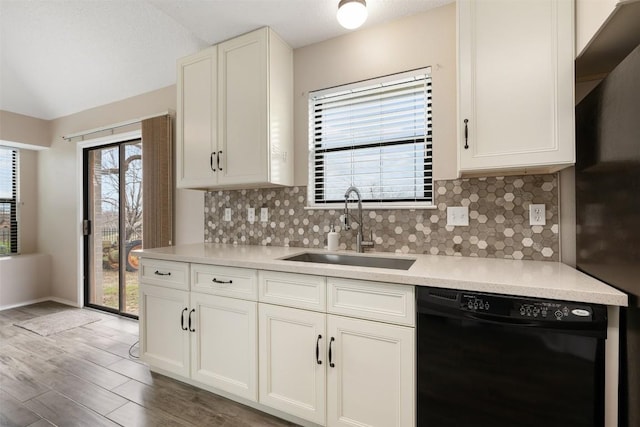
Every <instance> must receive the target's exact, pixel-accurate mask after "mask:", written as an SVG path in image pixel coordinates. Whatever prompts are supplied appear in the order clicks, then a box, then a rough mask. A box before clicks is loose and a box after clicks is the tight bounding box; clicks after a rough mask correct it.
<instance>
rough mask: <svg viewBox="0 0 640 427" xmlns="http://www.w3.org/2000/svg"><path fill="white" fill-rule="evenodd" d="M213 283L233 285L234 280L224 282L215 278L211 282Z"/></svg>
mask: <svg viewBox="0 0 640 427" xmlns="http://www.w3.org/2000/svg"><path fill="white" fill-rule="evenodd" d="M211 281H212V282H213V283H233V280H229V281H224V280H218V279H216V278H215V277H214V278H213V280H211Z"/></svg>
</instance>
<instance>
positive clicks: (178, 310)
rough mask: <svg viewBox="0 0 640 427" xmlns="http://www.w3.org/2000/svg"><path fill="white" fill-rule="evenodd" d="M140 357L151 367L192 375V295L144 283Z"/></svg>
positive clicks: (141, 285) (142, 287) (141, 294)
mask: <svg viewBox="0 0 640 427" xmlns="http://www.w3.org/2000/svg"><path fill="white" fill-rule="evenodd" d="M139 292H140V316H139V322H140V357H141V359H142V360H144V361H145V362H146V363H148V364H149V365H151V366H154V367H157V368H160V369H163V370H165V371H167V372H171V373H174V374H177V375H181V376H184V377H188V376H189V332H188V331H185V330H184V329H183V328H185V327H186V326H187V323H188V316H189V292H187V291H181V290H177V289H170V288H164V287H161V286H155V285H146V284H144V283H141V284H140V291H139Z"/></svg>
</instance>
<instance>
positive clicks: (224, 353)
mask: <svg viewBox="0 0 640 427" xmlns="http://www.w3.org/2000/svg"><path fill="white" fill-rule="evenodd" d="M140 271H141V272H144V271H147V272H148V273H147V274H146V275H145V274H142V273H141V274H140V282H141V283H140V357H141V359H142V360H143V361H144V362H146V363H148V364H149V365H150V366H151V368H152V369H153V368H157V369H159V370H162V371H166V372H167V373H171V374H176V375H178V376H180V377H183V378H188V379H192V380H193V381H197V382H198V383H200V384H204V385H207V386H211V387H214V388H216V389H219V390H223V391H225V392H228V393H232V394H234V395H237V396H240V397H242V398H245V399H248V400H251V401H254V402H255V401H257V400H258V359H257V356H258V303H257V302H256V301H255V297H256V295H257V272H256V271H255V270H251V269H240V268H235V269H231V268H228V267H217V266H203V265H200V264H189V263H181V262H169V261H157V260H153V259H151V260H149V259H144V258H143V259H142V261H141V270H140ZM189 271H191V273H192V274H191V275H190V274H189ZM177 272H179V273H180V274H177ZM156 276H157V277H156ZM149 282H151V284H149ZM176 288H178V289H176ZM190 289H191V291H189V290H190ZM193 289H198V291H199V292H193ZM227 295H233V296H235V295H238V296H240V297H242V298H243V299H240V298H230V297H229V296H227ZM251 298H253V300H251Z"/></svg>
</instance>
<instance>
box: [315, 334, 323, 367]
mask: <svg viewBox="0 0 640 427" xmlns="http://www.w3.org/2000/svg"><path fill="white" fill-rule="evenodd" d="M321 339H322V335H318V339H316V363H317V364H318V365H322V360H320V340H321Z"/></svg>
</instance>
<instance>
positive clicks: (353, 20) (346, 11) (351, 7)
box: [337, 0, 367, 30]
mask: <svg viewBox="0 0 640 427" xmlns="http://www.w3.org/2000/svg"><path fill="white" fill-rule="evenodd" d="M337 18H338V22H339V23H340V25H342V26H343V27H344V28H346V29H348V30H354V29H356V28H358V27H359V26H361V25H362V24H364V21H366V20H367V3H366V1H365V0H340V3H338V14H337Z"/></svg>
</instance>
